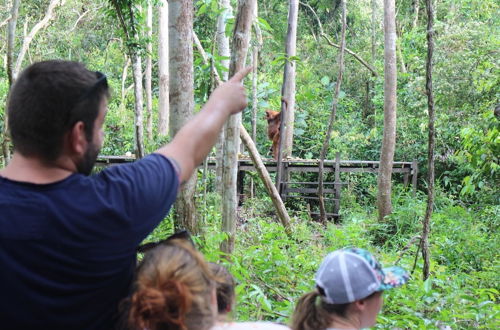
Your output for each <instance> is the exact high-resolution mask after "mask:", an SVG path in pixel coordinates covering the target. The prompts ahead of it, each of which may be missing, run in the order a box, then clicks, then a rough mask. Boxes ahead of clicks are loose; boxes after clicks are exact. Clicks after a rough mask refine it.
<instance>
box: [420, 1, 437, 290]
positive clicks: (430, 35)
mask: <svg viewBox="0 0 500 330" xmlns="http://www.w3.org/2000/svg"><path fill="white" fill-rule="evenodd" d="M425 3H426V9H427V63H426V83H425V90H426V94H427V107H428V111H429V147H428V156H427V157H428V160H427V161H428V163H427V164H428V169H429V172H428V173H429V174H428V175H429V176H428V179H427V182H428V184H429V188H428V189H429V190H428V194H427V208H426V211H425V217H424V222H423V231H422V256H423V258H424V267H423V278H424V281H425V280H426V279H427V278H428V277H429V272H430V252H429V232H430V221H431V216H432V208H433V204H434V140H435V131H434V118H435V112H434V94H433V90H432V56H433V53H434V8H433V6H432V0H426V2H425Z"/></svg>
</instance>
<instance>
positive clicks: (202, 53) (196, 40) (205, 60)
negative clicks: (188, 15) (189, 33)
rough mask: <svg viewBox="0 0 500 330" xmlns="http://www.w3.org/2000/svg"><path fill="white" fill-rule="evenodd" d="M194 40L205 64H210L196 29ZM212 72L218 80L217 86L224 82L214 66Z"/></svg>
mask: <svg viewBox="0 0 500 330" xmlns="http://www.w3.org/2000/svg"><path fill="white" fill-rule="evenodd" d="M193 41H194V44H195V46H196V49H197V50H198V52H199V53H200V55H201V58H202V59H203V63H204V64H205V65H208V64H209V61H208V56H207V53H206V52H205V50H204V49H203V46H202V45H201V42H200V39H198V36H197V35H196V32H194V31H193ZM212 72H213V74H214V76H215V82H216V84H217V86H219V85H220V84H222V79H221V78H220V76H219V72H217V70H215V68H214V67H212Z"/></svg>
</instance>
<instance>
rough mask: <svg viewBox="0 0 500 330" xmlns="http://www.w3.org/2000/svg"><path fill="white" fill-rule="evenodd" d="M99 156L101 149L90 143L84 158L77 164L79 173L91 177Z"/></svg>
mask: <svg viewBox="0 0 500 330" xmlns="http://www.w3.org/2000/svg"><path fill="white" fill-rule="evenodd" d="M98 154H99V148H98V147H97V146H96V145H95V144H94V143H93V142H90V143H89V147H88V148H87V150H86V151H85V153H84V154H83V158H82V159H81V161H80V162H79V163H77V164H76V170H77V172H78V173H80V174H84V175H90V173H91V172H92V169H93V168H94V164H95V161H96V159H97V155H98Z"/></svg>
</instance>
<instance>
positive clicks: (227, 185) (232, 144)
mask: <svg viewBox="0 0 500 330" xmlns="http://www.w3.org/2000/svg"><path fill="white" fill-rule="evenodd" d="M255 2H256V0H239V1H238V15H237V16H236V21H235V25H234V32H233V42H232V45H233V52H232V55H231V64H230V66H229V76H232V75H234V74H235V73H236V72H238V71H239V70H241V69H242V68H243V67H244V66H245V60H246V57H247V52H248V46H249V43H250V28H251V26H252V22H253V15H254V6H255ZM240 125H241V113H238V114H235V115H232V116H231V117H230V118H229V120H228V123H227V128H226V134H225V140H224V171H223V176H222V182H223V193H222V230H223V232H225V233H226V234H227V236H228V237H227V239H226V240H224V241H223V242H222V243H221V251H222V252H225V253H227V254H231V252H232V251H233V249H234V238H235V233H236V216H237V215H236V207H237V204H238V200H237V194H236V178H237V171H238V150H239V137H240Z"/></svg>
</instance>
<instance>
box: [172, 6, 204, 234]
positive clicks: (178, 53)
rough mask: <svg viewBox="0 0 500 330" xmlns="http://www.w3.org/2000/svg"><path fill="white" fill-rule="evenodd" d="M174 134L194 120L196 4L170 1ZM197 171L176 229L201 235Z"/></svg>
mask: <svg viewBox="0 0 500 330" xmlns="http://www.w3.org/2000/svg"><path fill="white" fill-rule="evenodd" d="M168 21H169V27H168V28H169V29H168V30H169V43H170V44H169V55H170V56H169V64H170V132H171V136H172V137H173V136H175V134H176V133H177V132H178V131H179V129H180V128H181V127H182V126H183V125H184V123H186V122H187V121H188V120H189V119H190V118H191V117H192V116H193V111H194V90H193V2H192V1H190V0H170V1H169V16H168ZM196 177H197V173H196V171H195V172H194V173H193V175H192V176H191V178H189V180H187V182H186V183H184V185H183V186H182V188H181V190H180V191H179V195H178V197H177V200H176V202H175V210H176V212H175V214H174V226H175V228H176V229H184V228H185V229H187V230H189V231H191V232H192V233H195V234H196V233H198V231H199V228H198V226H197V222H196V208H195V203H194V193H195V188H196Z"/></svg>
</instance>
